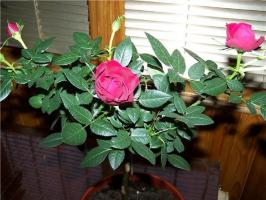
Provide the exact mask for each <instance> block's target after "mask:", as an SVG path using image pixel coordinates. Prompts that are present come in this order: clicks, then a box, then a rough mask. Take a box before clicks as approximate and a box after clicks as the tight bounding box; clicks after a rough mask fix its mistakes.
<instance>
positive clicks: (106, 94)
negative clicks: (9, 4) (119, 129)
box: [95, 60, 139, 105]
mask: <svg viewBox="0 0 266 200" xmlns="http://www.w3.org/2000/svg"><path fill="white" fill-rule="evenodd" d="M138 85H139V78H138V76H136V75H135V74H134V73H133V72H132V71H131V70H130V69H129V68H127V67H124V66H122V65H121V64H120V63H118V62H117V61H115V60H110V61H106V62H103V63H101V64H100V65H99V66H98V67H97V68H96V72H95V90H96V94H97V96H98V97H99V98H100V99H101V100H102V101H103V102H105V103H107V104H110V105H119V104H122V103H126V102H133V93H134V90H135V89H136V87H137V86H138Z"/></svg>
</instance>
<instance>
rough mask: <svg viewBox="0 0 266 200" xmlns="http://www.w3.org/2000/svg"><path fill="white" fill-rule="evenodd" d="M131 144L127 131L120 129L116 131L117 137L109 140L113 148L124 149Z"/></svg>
mask: <svg viewBox="0 0 266 200" xmlns="http://www.w3.org/2000/svg"><path fill="white" fill-rule="evenodd" d="M130 144H131V138H130V136H129V133H128V132H127V131H123V130H120V131H118V133H117V137H113V138H112V140H111V145H112V147H113V148H117V149H125V148H128V147H129V146H130Z"/></svg>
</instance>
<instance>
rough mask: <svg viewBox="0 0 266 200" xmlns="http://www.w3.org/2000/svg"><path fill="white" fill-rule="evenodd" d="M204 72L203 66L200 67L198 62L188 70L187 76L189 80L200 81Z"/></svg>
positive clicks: (200, 64)
mask: <svg viewBox="0 0 266 200" xmlns="http://www.w3.org/2000/svg"><path fill="white" fill-rule="evenodd" d="M204 72H205V67H204V65H202V63H200V62H197V63H195V64H193V65H192V66H191V67H190V68H189V70H188V75H189V77H190V78H191V79H200V78H201V77H202V76H203V74H204Z"/></svg>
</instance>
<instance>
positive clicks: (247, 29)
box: [226, 23, 265, 51]
mask: <svg viewBox="0 0 266 200" xmlns="http://www.w3.org/2000/svg"><path fill="white" fill-rule="evenodd" d="M226 28H227V29H226V35H227V37H226V45H227V46H228V47H231V48H236V49H239V50H241V51H252V50H254V49H257V48H258V47H259V46H260V45H261V44H262V43H263V42H264V40H265V39H264V37H263V36H261V37H260V38H259V39H258V40H257V39H256V38H255V33H254V31H253V30H252V26H251V25H250V24H247V23H230V24H226Z"/></svg>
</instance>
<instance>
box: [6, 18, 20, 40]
mask: <svg viewBox="0 0 266 200" xmlns="http://www.w3.org/2000/svg"><path fill="white" fill-rule="evenodd" d="M16 32H19V28H18V26H17V24H16V23H13V22H9V23H8V24H7V35H8V36H9V37H12V36H13V34H14V33H16Z"/></svg>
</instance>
